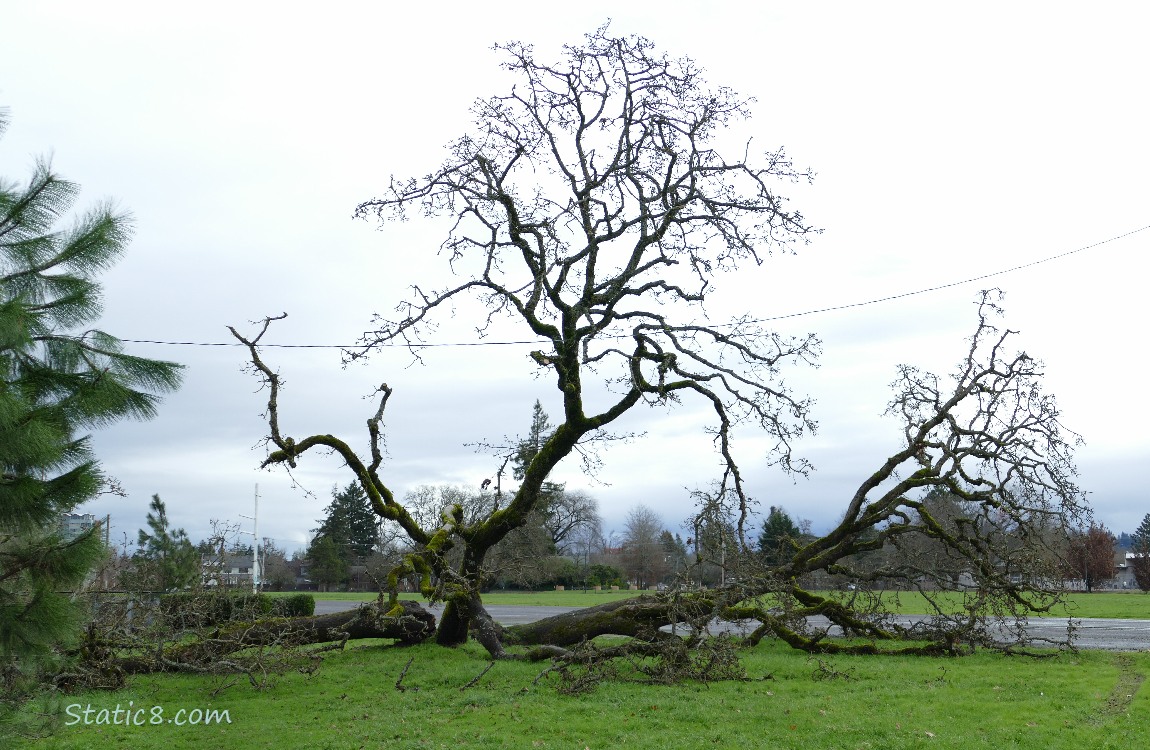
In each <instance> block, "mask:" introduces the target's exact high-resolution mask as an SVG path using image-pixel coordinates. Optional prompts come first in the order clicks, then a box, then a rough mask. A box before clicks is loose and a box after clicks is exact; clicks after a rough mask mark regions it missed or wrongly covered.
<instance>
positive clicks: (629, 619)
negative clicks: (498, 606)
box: [503, 594, 716, 646]
mask: <svg viewBox="0 0 1150 750" xmlns="http://www.w3.org/2000/svg"><path fill="white" fill-rule="evenodd" d="M715 611H716V609H715V602H714V600H712V599H711V598H709V597H707V596H705V595H701V594H700V595H693V596H690V597H683V598H667V597H655V596H637V597H634V598H632V599H621V600H619V601H616V602H608V603H607V604H600V605H598V606H595V607H588V608H586V609H577V610H574V611H573V612H565V613H563V614H560V615H555V616H554V617H548V618H546V619H543V620H538V621H536V622H532V623H527V624H524V625H514V626H512V627H507V628H503V642H504V644H506V645H508V646H512V645H518V646H574V645H575V644H577V643H580V642H582V641H585V640H591V639H592V638H595V637H597V636H601V635H624V636H630V637H633V638H642V639H644V640H651V639H654V638H657V637H659V636H658V633H659V629H660V628H662V627H665V626H667V625H672V624H674V623H678V622H684V621H692V620H700V619H701V620H709V619H710V618H711V617H713V616H714V613H715Z"/></svg>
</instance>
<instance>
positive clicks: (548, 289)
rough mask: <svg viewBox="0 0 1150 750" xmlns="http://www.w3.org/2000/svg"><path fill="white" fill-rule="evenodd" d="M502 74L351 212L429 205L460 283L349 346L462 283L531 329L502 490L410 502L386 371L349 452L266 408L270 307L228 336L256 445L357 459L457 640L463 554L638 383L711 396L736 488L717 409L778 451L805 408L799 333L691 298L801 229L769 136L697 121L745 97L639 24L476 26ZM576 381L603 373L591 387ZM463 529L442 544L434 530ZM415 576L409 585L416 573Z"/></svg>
mask: <svg viewBox="0 0 1150 750" xmlns="http://www.w3.org/2000/svg"><path fill="white" fill-rule="evenodd" d="M497 49H499V50H500V51H502V52H503V53H504V54H505V56H506V59H505V61H504V63H503V65H504V67H505V68H506V69H507V70H509V71H511V72H512V73H514V74H515V75H516V76H517V79H518V81H517V83H516V85H515V86H514V87H513V88H512V89H511V90H510V91H509V92H508V93H506V94H504V95H501V96H494V97H492V98H490V99H485V100H480V101H478V102H477V103H476V104H475V105H474V107H473V110H472V111H473V114H474V115H475V121H474V128H473V129H472V131H471V132H470V133H469V134H467V135H465V136H463V137H461V138H459V139H458V140H456V141H455V142H454V143H452V144H451V147H450V156H449V158H448V159H447V161H446V162H445V163H444V164H442V165H441V166H440V167H438V168H437V169H436V170H434V171H432V172H431V173H430V174H428V175H426V176H424V177H419V178H412V179H406V180H400V179H394V178H393V179H392V181H391V184H390V186H389V188H388V190H387V191H386V193H384V194H383V195H382V196H381V197H378V198H375V199H372V200H370V201H367V202H365V203H363V204H362V205H360V206H359V207H358V209H357V211H356V213H357V215H358V216H360V217H372V216H374V217H379V218H381V219H390V218H402V217H404V216H405V215H406V214H407V212H409V211H416V212H418V213H420V214H422V215H432V216H447V217H450V219H451V220H452V222H453V223H452V229H451V231H450V233H449V235H448V237H447V238H446V240H445V241H444V243H443V246H442V249H443V250H445V251H446V252H445V253H444V255H445V257H446V259H447V261H448V263H449V264H450V265H451V267H452V269H453V270H454V272H455V273H456V274H458V275H460V276H462V277H463V280H462V283H458V284H456V285H453V286H449V287H446V288H428V287H426V286H425V285H422V284H415V285H413V286H412V294H411V297H410V299H407V300H405V301H403V302H401V303H400V304H399V305H398V306H397V308H396V310H397V314H396V315H395V316H393V317H390V318H389V317H385V316H379V317H377V321H376V322H377V324H378V325H377V327H376V328H375V329H374V330H372V331H369V332H367V333H366V334H365V335H364V337H363V339H362V342H361V346H359V347H358V349H356V350H355V351H351V352H349V353H348V356H349V357H350V358H351V359H361V358H364V357H369V356H371V354H372V353H373V352H374V351H376V350H377V349H378V348H380V347H383V346H387V345H389V344H393V343H397V342H402V343H406V344H408V345H410V346H412V347H413V349H412V351H416V349H415V348H414V346H415V345H417V344H419V343H420V342H421V341H422V338H421V337H422V336H423V334H424V333H425V332H426V331H427V328H428V327H429V326H430V325H432V324H433V323H434V321H435V319H436V316H437V315H443V314H449V313H448V310H449V309H450V307H451V303H454V302H456V301H459V300H460V299H461V298H464V297H468V298H471V299H473V300H477V301H478V302H479V303H480V304H482V305H484V306H485V307H486V309H487V318H486V323H485V324H484V325H483V326H481V327H480V331H483V330H485V329H486V328H487V326H489V325H491V324H492V323H493V322H494V321H495V320H496V319H497V318H500V317H508V318H511V319H513V320H514V321H516V322H517V323H518V325H519V326H521V327H522V328H524V329H526V330H528V331H530V332H531V333H532V334H534V335H535V336H536V337H538V338H539V339H540V340H541V341H542V342H543V344H542V345H541V346H540V348H539V349H537V350H536V351H533V352H531V358H530V360H529V361H528V362H529V364H530V366H531V367H534V368H539V369H541V370H544V371H546V372H548V373H550V377H552V378H553V379H554V383H555V386H556V388H557V389H558V390H559V391H560V393H561V394H562V399H563V413H562V421H561V422H560V423H559V424H557V425H556V426H555V428H554V430H553V431H552V432H550V433H549V435H548V437H547V439H546V440H545V441H544V442H542V444H541V445H540V446H539V448H538V451H537V452H536V453H535V454H534V456H533V457H532V458H531V460H530V462H529V463H528V464H527V465H526V466H525V467H524V469H523V472H522V481H521V484H520V485H519V487H518V489H517V490H516V491H515V493H514V495H513V496H512V497H511V498H509V500H508V501H507V502H506V504H504V505H503V506H502V507H500V508H499V509H498V510H495V511H493V512H492V513H490V514H489V515H486V516H485V517H483V518H480V519H478V520H469V519H466V518H465V517H464V515H463V514H462V513H461V512H459V511H458V510H454V511H452V512H448V513H447V514H445V516H444V518H443V519H442V520H441V523H439V524H438V525H433V526H428V525H425V524H420V523H418V522H417V521H416V519H415V518H414V517H413V516H412V514H411V513H410V512H409V510H408V509H407V508H405V507H404V506H403V504H402V503H401V502H400V501H399V500H397V499H396V497H395V495H394V493H393V491H392V489H391V488H390V487H389V486H388V484H387V482H386V480H385V478H384V477H383V476H382V475H381V473H380V470H381V464H382V452H381V448H380V439H381V438H380V427H379V425H380V422H381V419H382V416H383V411H384V408H385V406H386V403H387V400H388V398H389V397H390V396H391V394H392V391H391V389H390V388H389V387H388V386H387V385H386V384H385V385H383V386H381V387H380V389H379V393H380V398H379V407H378V410H377V411H376V413H375V414H374V415H373V416H372V417H371V419H370V420H369V421H368V432H369V435H370V441H371V442H370V445H371V448H370V451H371V453H370V455H366V456H360V455H358V454H357V453H356V452H355V451H353V450H352V449H351V448H350V447H349V445H348V444H347V443H346V442H345V441H344V440H342V439H340V438H337V437H334V436H331V435H312V436H307V437H303V438H294V437H292V436H290V435H289V434H288V433H287V432H286V431H285V430H284V429H283V428H282V426H281V417H280V410H279V406H280V405H279V397H280V391H281V386H280V379H279V377H278V375H277V374H276V372H275V371H274V370H273V369H272V368H271V367H269V366H268V365H267V364H266V363H265V362H264V361H263V359H262V358H261V355H260V352H259V342H260V339H261V337H262V336H263V335H264V333H265V332H266V331H267V329H268V325H269V324H270V323H271V322H272V321H273V320H274V318H273V319H268V320H266V321H265V322H264V324H263V326H262V328H261V329H260V330H259V332H258V333H257V334H256V335H254V336H251V337H245V336H243V335H241V334H239V333H238V332H236V331H235V329H232V331H233V334H234V335H236V336H237V338H239V339H240V340H241V341H243V342H244V343H246V344H247V345H248V347H249V349H250V354H251V362H252V364H253V366H254V369H255V370H256V371H257V373H258V374H259V375H260V376H261V377H262V378H263V379H264V380H265V382H266V384H267V386H268V388H269V402H268V410H267V416H268V424H269V428H270V434H269V436H268V437H269V441H270V443H271V448H272V450H271V451H270V454H269V455H268V457H267V459H266V461H265V462H264V463H265V465H272V464H280V463H287V464H291V465H294V464H295V462H297V461H298V460H299V459H300V458H301V457H302V456H303V455H304V454H305V453H306V452H307V451H309V450H311V449H313V448H318V447H323V448H327V449H332V450H334V451H335V452H336V453H337V454H338V455H339V456H340V458H342V459H343V460H344V461H345V462H346V463H347V465H348V466H349V467H350V468H351V470H352V471H353V472H354V474H355V475H356V477H357V479H358V480H359V482H360V483H361V484H362V485H363V488H364V490H365V491H366V492H367V494H368V495H369V497H370V498H371V500H372V503H373V507H374V508H375V511H376V513H378V514H379V515H380V516H381V517H382V518H385V519H388V520H391V521H395V522H397V523H398V524H399V525H400V526H402V528H403V529H404V531H405V532H406V533H407V535H408V536H409V537H411V539H412V541H413V542H415V543H416V545H418V552H417V553H416V554H413V555H411V556H409V558H408V559H407V561H406V563H405V565H406V566H407V570H405V571H397V575H399V574H403V573H407V572H412V571H414V572H418V573H421V574H423V575H424V576H425V580H426V581H427V582H428V586H429V587H430V582H431V581H432V579H433V578H434V579H435V580H437V581H439V582H441V587H440V589H439V591H438V595H440V596H442V597H443V598H444V599H445V600H446V602H447V606H446V612H445V614H444V616H443V617H442V618H441V623H440V627H439V632H438V636H437V637H438V640H439V642H441V643H447V644H451V643H459V642H461V641H463V640H464V639H465V638H466V637H467V632H468V625H469V623H471V621H472V620H473V618H477V617H478V618H479V619H480V620H486V618H485V613H484V612H483V609H482V605H481V602H480V598H479V590H478V581H479V579H480V570H481V566H482V563H483V559H484V556H485V555H486V554H487V552H488V551H489V550H490V549H491V548H492V547H493V546H494V545H495V544H496V543H497V542H499V540H500V539H502V538H503V537H505V536H506V535H507V534H508V533H509V532H510V531H512V530H513V529H515V528H517V527H518V526H520V525H522V524H523V523H524V521H525V520H526V519H527V518H528V516H529V515H530V514H531V512H532V511H533V510H535V509H536V508H537V507H538V506H539V504H540V499H541V489H542V488H543V486H544V483H545V482H546V480H547V477H548V475H549V474H550V473H551V471H552V470H553V469H554V468H555V466H556V465H557V464H558V463H559V462H560V461H562V460H563V459H564V458H566V457H567V456H568V455H570V454H571V453H572V451H574V450H576V448H577V446H579V445H580V444H581V443H584V442H585V441H588V440H589V439H593V438H595V437H596V436H600V435H602V434H603V432H604V431H605V430H606V429H607V428H609V427H610V426H611V425H612V423H614V422H615V421H616V420H618V419H619V418H620V417H621V416H622V415H624V414H626V413H627V412H628V411H630V410H631V409H633V408H635V407H637V406H639V405H641V404H644V403H659V404H664V403H668V402H676V401H679V400H680V399H682V398H688V397H692V398H699V399H702V400H703V401H704V402H706V403H708V404H709V405H710V408H711V409H712V410H713V413H714V417H713V422H712V424H711V425H709V428H710V429H712V430H713V432H714V437H715V444H716V447H717V450H718V453H719V455H720V456H721V459H722V461H723V464H724V466H725V471H724V472H723V474H722V477H721V478H720V485H721V487H722V489H723V491H724V492H726V493H729V494H731V495H732V496H733V497H735V498H737V505H738V509H739V512H740V514H741V516H742V518H743V519H745V517H746V513H747V509H748V500H747V497H746V493H745V490H744V486H743V480H742V476H741V474H740V472H739V467H738V464H737V462H736V460H735V453H734V451H733V448H732V444H731V442H732V431H733V429H734V427H735V426H736V425H738V424H740V423H743V422H748V421H749V422H753V423H755V424H757V425H759V426H760V427H761V428H762V429H763V430H765V431H766V432H767V433H768V434H770V435H771V436H772V437H773V438H774V439H775V441H776V448H775V450H774V458H775V460H777V461H778V462H779V463H780V464H781V465H782V466H783V467H784V469H787V470H798V471H802V470H804V469H805V465H804V464H803V463H802V462H801V461H799V460H797V459H796V458H794V457H793V456H792V453H791V445H792V443H793V441H794V440H795V439H796V438H797V437H799V436H800V435H801V434H803V433H804V431H806V430H809V429H812V428H813V426H814V425H813V423H812V422H811V420H810V418H809V404H808V402H807V400H805V399H802V398H798V397H796V396H794V395H792V393H791V392H790V391H789V390H788V389H787V388H786V387H785V386H784V385H783V383H782V381H781V379H780V376H779V370H780V369H781V368H782V367H783V366H784V365H786V364H789V363H793V362H809V361H811V360H813V358H814V357H815V356H816V354H817V347H818V342H817V340H816V339H815V338H814V337H813V336H807V337H800V338H788V337H784V336H780V335H778V334H776V333H774V332H772V331H769V330H767V329H765V328H764V327H763V326H762V325H760V324H759V323H757V322H756V321H754V320H753V319H751V318H750V317H749V316H747V317H743V318H735V319H731V320H725V321H721V322H715V321H711V320H709V318H708V316H707V315H706V313H705V311H704V309H703V304H704V302H705V301H706V300H707V299H708V298H709V296H710V295H711V294H712V292H713V291H714V290H715V284H716V276H717V274H719V273H720V272H722V271H729V270H731V269H733V268H735V267H737V266H740V265H742V264H748V263H749V264H758V263H761V262H762V261H763V259H764V257H765V255H766V254H767V253H769V252H772V251H776V250H786V249H789V248H791V247H792V246H793V245H794V244H796V243H801V242H803V241H805V240H806V238H807V237H808V236H809V235H810V234H811V233H812V232H813V231H814V230H813V229H812V228H811V227H810V226H809V225H808V224H807V222H806V221H805V220H804V218H803V217H802V216H801V214H800V213H799V212H797V211H793V210H790V209H788V208H787V205H786V201H785V199H784V198H783V197H782V196H781V195H779V193H778V192H776V190H777V185H779V184H780V183H788V182H795V181H806V180H809V179H810V177H811V174H810V173H809V172H807V171H803V170H800V169H797V168H795V167H794V165H792V163H791V162H790V160H789V159H788V158H787V157H786V155H785V154H784V153H783V151H782V150H778V151H773V152H768V153H766V154H765V155H763V156H762V157H761V158H759V159H752V158H751V157H750V156H749V155H748V154H744V153H738V154H736V155H734V156H730V155H724V154H722V153H720V152H719V151H718V150H717V148H716V146H715V141H716V136H718V135H719V134H720V133H721V132H722V131H723V130H724V127H725V126H726V125H727V124H728V123H729V122H731V121H732V120H735V119H739V118H743V117H746V116H747V114H748V102H747V101H746V100H744V99H741V98H739V97H738V96H736V95H735V94H734V93H733V92H731V91H730V90H728V89H725V88H718V89H715V88H709V87H708V86H707V84H706V83H705V81H704V80H703V77H702V74H701V71H700V69H699V68H698V66H697V65H696V64H695V63H694V62H693V61H691V60H689V59H674V58H671V57H668V56H666V55H663V54H660V53H657V52H656V51H655V49H654V47H653V45H652V44H651V42H649V41H648V40H646V39H643V38H639V37H627V38H616V37H613V36H611V35H610V34H609V33H608V30H607V28H606V27H604V28H601V29H599V30H598V31H596V32H595V33H593V34H590V35H588V36H587V39H586V43H585V44H583V45H582V46H570V47H566V48H565V49H564V54H563V56H562V59H561V61H560V62H558V63H556V64H549V63H546V62H542V61H539V60H537V59H536V58H535V56H534V52H533V50H532V48H531V47H530V46H528V45H524V44H521V43H514V42H513V43H510V44H506V45H500V46H498V47H497ZM592 383H597V384H602V385H604V386H606V387H605V388H604V390H605V391H607V392H610V393H612V394H613V395H612V396H611V398H610V401H609V403H606V404H604V405H602V406H596V407H594V408H591V406H590V405H589V403H588V400H587V399H586V397H585V396H586V394H588V393H589V392H590V390H591V388H592V387H593V386H592ZM456 546H458V547H462V550H463V554H462V558H461V562H460V563H459V564H458V565H457V566H454V567H453V566H451V565H449V564H448V557H447V554H446V553H447V550H448V549H449V548H451V547H456ZM429 591H430V589H429Z"/></svg>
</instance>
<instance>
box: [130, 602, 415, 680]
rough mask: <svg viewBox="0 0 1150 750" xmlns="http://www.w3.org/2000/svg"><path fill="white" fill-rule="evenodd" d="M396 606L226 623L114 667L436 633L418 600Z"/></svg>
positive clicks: (191, 667) (209, 661) (179, 665)
mask: <svg viewBox="0 0 1150 750" xmlns="http://www.w3.org/2000/svg"><path fill="white" fill-rule="evenodd" d="M400 605H401V606H402V608H403V613H402V614H401V615H399V616H388V615H387V614H386V613H385V612H384V611H382V610H381V609H380V607H379V605H378V604H376V603H371V604H365V605H363V606H360V607H357V608H355V609H353V610H348V611H345V612H335V613H332V614H328V615H318V616H315V617H291V618H275V619H271V620H259V621H255V622H239V623H228V624H226V625H223V626H221V627H219V628H216V629H215V630H214V631H212V632H211V633H208V634H205V635H203V636H202V637H199V638H197V639H196V640H195V641H193V642H191V643H187V644H184V645H180V646H176V647H173V648H167V649H164V648H160V649H157V650H156V652H155V653H153V654H148V655H133V656H130V657H125V658H121V659H118V660H116V666H117V667H119V668H120V669H122V670H124V671H125V672H128V673H132V674H140V673H148V672H164V671H191V672H199V671H212V669H213V667H214V666H215V665H217V664H219V663H221V662H223V661H226V660H227V657H229V656H230V655H232V654H235V653H236V652H239V651H243V650H245V649H250V648H254V647H264V646H282V647H295V646H303V645H308V644H313V643H331V642H335V641H346V640H356V639H361V638H394V639H396V640H398V641H400V642H402V643H405V644H415V643H420V642H422V641H425V640H427V639H428V638H430V637H431V636H432V635H433V634H434V633H435V616H434V615H433V614H431V613H430V612H428V611H427V610H426V609H424V608H423V607H422V606H420V604H419V603H417V602H412V601H402V602H400Z"/></svg>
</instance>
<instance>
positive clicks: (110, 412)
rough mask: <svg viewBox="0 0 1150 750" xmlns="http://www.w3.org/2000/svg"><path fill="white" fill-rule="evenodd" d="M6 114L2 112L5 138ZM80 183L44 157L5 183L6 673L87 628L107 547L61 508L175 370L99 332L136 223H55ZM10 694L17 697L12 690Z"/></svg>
mask: <svg viewBox="0 0 1150 750" xmlns="http://www.w3.org/2000/svg"><path fill="white" fill-rule="evenodd" d="M6 125H7V117H6V115H5V113H4V112H0V133H3V131H4V129H5V127H6ZM78 191H79V188H78V186H77V185H75V184H73V183H71V182H67V181H65V180H63V179H61V178H60V177H59V176H57V175H56V174H55V173H53V172H52V170H51V168H50V166H49V165H48V163H47V162H45V161H40V162H38V163H37V165H36V167H35V169H34V170H33V173H32V176H31V179H30V180H29V181H28V183H27V184H26V185H20V184H17V183H13V182H10V181H7V180H3V179H0V671H2V672H3V674H4V675H5V676H6V679H13V677H12V676H13V675H20V674H29V673H31V672H32V671H34V670H35V668H38V667H39V668H42V667H44V666H45V664H46V663H47V662H51V661H52V656H53V654H54V653H55V652H56V651H57V649H56V648H55V647H57V646H59V645H61V644H63V643H66V642H67V641H69V640H70V639H72V638H73V637H74V636H75V635H76V634H77V633H78V626H79V623H80V621H81V619H82V612H81V610H80V608H79V607H80V605H78V604H74V603H73V602H72V601H71V600H70V598H69V596H68V595H67V593H65V592H67V591H69V590H72V589H74V588H76V587H78V586H80V585H81V584H82V583H83V581H84V579H85V577H86V576H87V574H88V572H89V571H90V570H91V568H92V566H93V565H94V564H95V563H96V562H97V560H98V559H100V557H101V556H102V555H103V546H102V544H101V539H100V533H99V531H98V530H93V531H91V532H89V533H87V534H84V535H81V536H80V537H78V538H76V539H74V540H71V541H65V540H64V539H63V538H62V537H61V536H60V535H59V534H58V533H57V532H56V528H57V524H58V521H59V518H60V516H61V514H63V513H66V512H68V511H71V510H72V509H74V508H75V507H76V506H77V505H79V504H81V503H83V502H85V501H87V500H90V499H92V498H93V497H95V496H96V495H97V494H98V493H100V492H101V490H102V488H104V487H105V484H106V480H105V477H104V476H103V475H102V474H101V472H100V467H99V464H98V463H97V461H96V459H95V457H94V456H93V454H92V449H91V445H90V441H89V438H88V436H87V435H86V434H85V433H86V432H87V431H88V430H91V429H94V428H97V427H103V426H105V425H109V424H112V423H114V422H116V421H119V420H121V419H124V418H128V417H132V418H137V419H147V418H149V417H151V416H153V415H154V413H155V407H156V404H157V395H156V394H158V393H162V392H166V391H171V390H172V389H174V388H176V386H177V385H178V383H179V369H180V367H179V365H176V364H174V363H171V362H160V361H156V360H150V359H144V358H141V357H134V356H131V355H128V354H126V353H124V351H123V348H122V346H121V342H120V341H119V340H117V339H116V338H114V337H113V336H110V335H108V334H107V333H104V332H102V331H98V330H94V329H92V328H91V327H90V324H92V323H93V322H94V321H95V320H96V319H97V318H98V317H99V314H100V310H101V306H100V286H99V284H98V283H97V282H96V281H95V277H96V275H97V274H99V273H100V272H101V271H103V270H104V269H106V268H108V267H109V266H110V265H112V264H113V263H114V262H115V261H116V260H117V258H118V257H119V256H120V254H121V253H122V252H123V251H124V248H125V246H126V244H127V241H128V238H129V236H130V234H131V225H130V220H129V217H128V216H127V215H126V214H123V213H117V212H116V211H114V210H113V209H112V207H111V206H110V205H108V204H104V205H100V206H97V207H95V208H94V209H92V210H90V211H88V212H87V213H86V214H84V215H82V216H81V217H79V218H78V219H77V220H76V221H75V222H74V223H73V224H72V226H71V227H69V228H66V229H57V228H55V225H56V223H57V222H58V221H59V220H60V219H61V217H62V216H63V215H65V214H66V213H68V212H69V211H70V210H71V208H72V205H73V203H74V201H75V199H76V196H77V193H78ZM8 694H9V695H11V694H12V693H11V692H9V693H8Z"/></svg>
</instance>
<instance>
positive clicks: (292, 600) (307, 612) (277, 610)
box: [273, 594, 315, 617]
mask: <svg viewBox="0 0 1150 750" xmlns="http://www.w3.org/2000/svg"><path fill="white" fill-rule="evenodd" d="M273 612H274V614H275V615H276V616H277V617H311V616H312V615H314V614H315V597H314V596H312V595H311V594H292V595H291V596H285V597H282V598H279V599H276V600H275V607H274V609H273Z"/></svg>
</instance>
